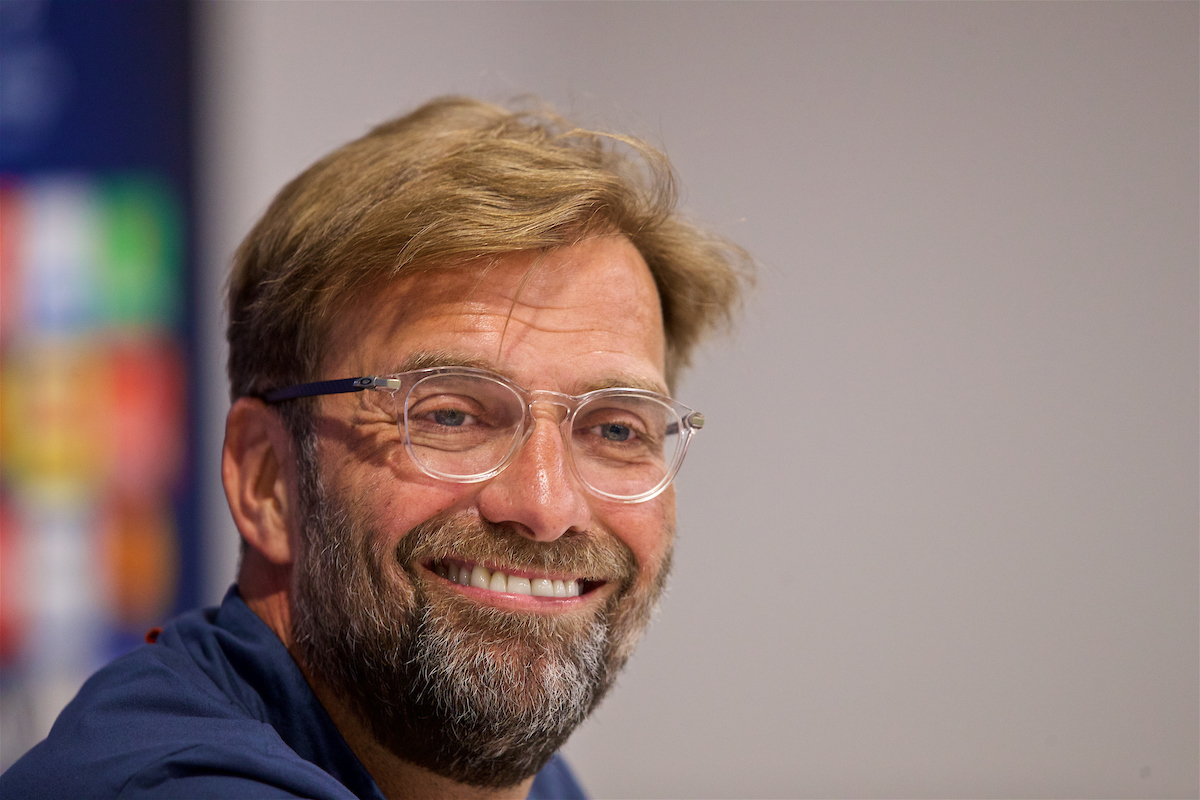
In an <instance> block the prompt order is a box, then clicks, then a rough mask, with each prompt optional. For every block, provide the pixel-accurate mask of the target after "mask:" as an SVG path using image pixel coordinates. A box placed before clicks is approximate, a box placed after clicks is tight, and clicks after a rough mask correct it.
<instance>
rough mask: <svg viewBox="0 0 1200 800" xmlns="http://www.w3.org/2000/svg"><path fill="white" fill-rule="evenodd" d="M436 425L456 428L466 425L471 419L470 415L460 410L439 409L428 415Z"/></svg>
mask: <svg viewBox="0 0 1200 800" xmlns="http://www.w3.org/2000/svg"><path fill="white" fill-rule="evenodd" d="M429 416H430V418H432V419H433V421H434V422H436V423H437V424H438V425H445V426H446V427H448V428H457V427H459V426H460V425H466V424H467V422H468V421H470V419H471V415H470V414H468V413H467V412H465V411H463V410H462V409H458V408H439V409H438V410H436V411H433V412H431V413H430V414H429Z"/></svg>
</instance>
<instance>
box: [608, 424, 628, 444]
mask: <svg viewBox="0 0 1200 800" xmlns="http://www.w3.org/2000/svg"><path fill="white" fill-rule="evenodd" d="M600 435H601V436H603V437H604V438H605V439H607V440H608V441H610V442H627V441H629V437H631V436H632V435H633V431H632V430H630V429H629V427H628V426H626V425H617V424H616V423H609V424H608V425H601V426H600Z"/></svg>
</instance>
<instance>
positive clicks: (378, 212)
mask: <svg viewBox="0 0 1200 800" xmlns="http://www.w3.org/2000/svg"><path fill="white" fill-rule="evenodd" d="M675 204H676V189H675V178H674V174H673V172H672V169H671V166H670V163H669V162H668V160H667V158H666V156H665V155H663V154H662V153H661V152H659V151H658V150H657V149H655V148H654V147H652V146H650V145H648V144H646V143H645V142H643V141H640V140H637V139H634V138H630V137H626V136H616V135H610V134H604V133H597V132H593V131H588V130H582V129H579V128H576V127H573V126H572V125H571V124H570V123H568V122H567V121H566V120H565V119H563V118H562V117H559V116H558V115H557V114H555V113H553V112H552V111H549V110H547V109H535V110H526V111H510V110H508V109H505V108H501V107H499V106H495V105H490V104H487V103H483V102H480V101H477V100H473V99H470V98H464V97H443V98H439V99H436V100H433V101H431V102H429V103H427V104H426V105H424V106H422V107H420V108H418V109H417V110H416V111H414V112H412V113H411V114H408V115H407V116H404V117H400V118H399V119H395V120H392V121H390V122H386V123H384V124H382V125H380V126H378V127H376V128H374V129H373V130H371V131H370V132H369V133H368V134H367V135H366V136H363V137H362V138H360V139H357V140H355V141H353V142H350V143H349V144H347V145H345V146H343V147H341V148H340V149H338V150H335V151H334V152H333V153H330V154H329V155H327V156H326V157H324V158H322V159H321V160H320V161H318V162H316V163H315V164H313V165H312V166H311V167H309V168H308V169H307V170H305V171H304V172H303V173H302V174H301V175H300V176H299V177H297V178H295V179H294V180H293V181H292V182H291V183H289V184H288V185H287V186H286V187H284V189H283V190H282V191H281V192H280V193H279V194H278V195H277V196H276V197H275V199H274V201H273V202H272V203H271V206H270V207H269V208H268V210H267V212H266V213H265V214H264V215H263V217H262V219H260V220H259V221H258V223H257V224H256V225H255V226H254V228H253V230H251V232H250V234H249V235H248V236H247V237H246V239H245V241H244V242H242V244H241V246H240V247H239V249H238V251H237V254H236V255H235V257H234V264H233V270H232V273H231V276H230V280H229V297H228V303H229V328H228V332H227V336H228V340H229V380H230V393H231V395H232V397H233V398H234V399H237V398H239V397H243V396H262V395H263V394H264V393H266V392H268V391H270V390H272V389H277V388H281V387H284V386H288V385H291V384H295V383H302V382H305V381H310V380H316V379H317V378H318V377H320V376H318V375H317V371H318V370H319V369H320V366H321V361H322V358H323V356H324V353H325V347H324V342H325V341H326V338H327V337H328V335H329V333H330V332H331V330H332V326H333V323H334V320H335V319H336V318H337V314H338V312H339V310H341V309H342V308H344V307H345V306H346V305H347V304H348V303H349V302H351V301H353V299H354V298H356V297H359V296H360V295H361V294H362V293H363V292H366V291H369V290H371V289H372V288H373V287H378V286H379V285H380V284H381V283H384V282H390V281H392V280H394V279H396V278H397V277H399V276H401V275H405V274H410V273H412V272H415V271H421V270H425V271H431V272H433V271H436V270H441V269H455V268H462V267H464V266H468V267H469V266H470V265H471V264H474V263H478V262H477V260H478V259H479V258H481V257H483V258H486V257H488V256H499V255H503V254H505V253H511V252H516V251H528V250H532V251H545V250H547V249H550V248H556V247H562V246H566V245H571V244H575V243H577V242H580V241H582V240H583V239H586V238H588V237H590V236H596V235H605V234H622V235H624V236H626V237H628V239H629V240H630V241H631V242H632V243H633V245H634V246H635V247H636V248H637V249H638V251H639V252H640V253H641V255H642V257H643V258H644V259H645V260H646V263H647V265H648V266H649V268H650V272H651V273H652V274H653V276H654V281H655V284H656V285H657V288H658V294H659V299H660V302H661V304H662V314H663V324H664V330H665V336H666V373H667V374H666V378H667V381H668V384H669V385H670V386H672V387H673V386H674V385H675V381H676V379H677V377H678V375H679V372H680V370H682V369H683V368H684V367H685V366H687V365H688V364H689V363H690V361H691V357H692V352H693V350H694V348H695V346H696V344H697V343H698V342H699V341H700V340H701V339H702V338H703V336H704V335H705V334H707V333H708V332H709V331H711V330H713V329H715V328H720V327H724V326H726V325H727V324H728V323H729V322H730V320H731V317H732V313H733V311H734V309H735V307H736V306H737V304H738V302H739V297H740V293H741V287H742V284H743V283H744V282H745V281H746V280H749V276H750V275H751V272H750V270H751V262H750V259H749V257H748V256H747V255H746V253H745V251H744V250H742V249H741V248H739V247H738V246H736V245H734V244H733V243H731V242H730V241H728V240H726V239H725V238H723V237H721V236H718V235H715V234H713V233H711V232H707V231H705V230H703V229H701V228H699V227H697V226H695V225H693V224H691V223H689V222H687V221H686V220H684V219H683V218H682V217H681V216H680V214H679V213H678V212H677V211H676V209H675ZM336 377H348V376H336Z"/></svg>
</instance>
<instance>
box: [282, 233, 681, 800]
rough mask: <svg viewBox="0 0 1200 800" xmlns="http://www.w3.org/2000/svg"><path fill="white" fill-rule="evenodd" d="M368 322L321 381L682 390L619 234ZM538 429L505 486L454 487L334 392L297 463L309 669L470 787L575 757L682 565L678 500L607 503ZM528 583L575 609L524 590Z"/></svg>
mask: <svg viewBox="0 0 1200 800" xmlns="http://www.w3.org/2000/svg"><path fill="white" fill-rule="evenodd" d="M535 260H536V261H537V262H538V263H537V264H536V266H535ZM531 267H532V269H531ZM350 313H351V314H352V315H353V316H352V317H351V318H349V319H347V320H346V321H345V322H344V323H343V324H342V325H340V326H339V327H338V329H337V330H336V331H335V336H334V338H333V341H332V343H331V347H330V348H329V351H328V355H327V358H326V361H325V366H324V369H323V373H324V374H323V375H322V377H323V378H343V377H354V376H359V375H379V374H387V373H392V372H398V371H401V370H403V369H407V368H411V367H413V366H429V365H465V366H472V367H479V368H484V369H488V370H490V371H492V372H495V373H497V374H499V375H502V376H504V377H506V378H508V379H510V380H512V381H513V382H515V383H517V384H518V385H520V386H523V387H525V388H526V389H529V390H550V391H554V392H562V393H566V394H572V395H577V394H582V393H584V392H587V391H590V390H592V389H596V388H604V387H610V386H635V387H642V388H656V389H657V390H658V391H660V392H662V393H666V386H665V380H664V377H663V375H664V340H663V326H662V316H661V310H660V305H659V299H658V294H657V291H656V289H655V286H654V281H653V278H652V277H651V275H650V272H649V270H648V269H647V267H646V265H645V262H644V261H643V260H642V258H641V256H640V254H639V253H638V252H637V250H636V249H635V248H634V247H633V246H632V245H631V244H630V243H629V242H628V240H626V239H624V238H623V237H616V236H612V237H601V238H594V239H590V240H587V241H585V242H583V243H581V244H578V245H575V246H572V247H567V248H561V249H559V250H556V251H552V252H550V253H548V254H543V255H542V256H540V258H539V257H538V256H536V255H535V254H528V253H518V254H512V255H509V256H506V257H502V258H499V259H496V260H494V261H491V262H488V263H486V264H479V265H475V266H472V267H467V268H464V269H459V270H450V271H444V272H436V273H425V274H418V275H413V276H409V277H406V278H404V279H402V280H399V281H397V282H395V283H394V284H392V285H391V286H388V287H386V288H383V289H381V291H380V292H378V293H377V294H376V295H375V296H373V297H369V298H367V299H366V300H364V302H363V303H362V305H361V307H359V308H352V309H351V310H350ZM534 419H535V423H534V429H533V431H532V433H531V435H530V437H529V439H528V440H527V441H526V443H525V444H524V447H523V449H522V450H521V451H520V452H519V453H518V454H517V455H516V457H515V459H514V460H513V461H512V463H510V464H509V466H508V467H507V469H506V470H505V471H504V472H502V473H501V474H500V475H498V476H496V477H494V478H492V479H490V480H488V481H485V482H483V483H471V484H464V483H452V482H447V481H442V480H439V479H436V478H432V477H430V476H429V475H427V474H425V473H424V472H422V471H421V470H420V469H419V468H418V467H417V466H416V465H415V464H413V463H412V462H411V460H410V459H409V456H408V455H407V453H406V451H405V449H404V447H403V441H402V438H401V433H400V431H399V429H398V427H397V425H396V420H395V409H394V408H393V407H392V406H391V405H389V403H388V402H387V398H386V396H381V395H380V394H379V393H375V392H365V393H361V394H357V395H339V396H330V397H324V398H321V404H320V406H319V410H318V412H317V415H316V418H315V419H314V428H315V432H316V445H317V446H316V452H315V453H314V454H311V457H312V459H313V461H314V462H315V463H314V464H312V465H311V466H313V467H315V470H309V471H310V472H312V473H315V474H310V475H308V476H307V477H306V476H305V475H304V469H302V470H301V473H302V475H301V482H302V484H305V485H302V486H301V495H302V506H304V507H305V508H303V511H304V512H305V513H306V517H307V518H306V519H305V520H303V524H304V526H305V536H304V538H305V540H306V541H305V543H304V545H303V546H302V548H301V556H300V562H299V564H298V566H297V573H296V586H295V590H294V606H295V607H294V610H293V623H294V626H295V629H296V630H295V639H296V643H297V648H298V650H299V651H300V656H301V659H302V661H303V662H305V663H306V666H307V667H308V668H309V669H310V671H312V672H314V673H315V674H316V675H317V677H318V678H320V679H322V680H325V681H327V682H329V683H332V684H335V686H334V688H335V689H336V690H338V691H342V692H345V693H347V694H349V695H350V696H351V697H352V698H353V700H354V702H355V703H356V705H357V706H358V708H359V711H360V713H363V714H364V716H366V717H367V718H368V722H369V723H370V724H371V726H372V728H373V730H374V732H375V734H376V736H377V737H378V738H379V739H380V740H381V741H383V742H384V744H385V745H386V746H389V747H391V748H392V749H393V750H395V751H396V752H397V754H399V755H401V756H402V757H404V758H407V759H409V760H412V761H415V762H416V763H419V764H421V765H422V766H426V767H428V768H430V769H433V770H435V771H438V772H442V773H443V774H449V775H450V776H451V777H456V778H458V779H460V780H465V781H466V782H470V783H477V784H491V785H505V784H511V783H515V782H518V781H519V780H521V779H522V778H524V777H527V776H528V775H531V774H532V773H533V772H534V771H536V769H537V768H538V767H539V766H540V764H541V763H543V762H544V760H545V758H548V757H549V755H550V754H551V753H552V752H553V751H554V750H555V749H557V747H558V746H559V745H560V744H561V742H562V741H563V740H564V739H565V737H566V736H567V735H569V733H570V732H571V730H573V729H574V727H575V725H577V724H578V722H579V721H581V720H582V718H583V716H584V715H586V713H587V712H588V711H590V709H591V708H592V707H593V706H594V705H595V703H596V702H598V701H599V698H600V697H601V696H602V695H603V693H604V691H605V690H606V689H607V688H608V686H609V685H610V684H611V681H612V679H613V677H614V674H615V672H616V670H617V669H619V667H620V666H621V664H623V663H624V661H625V659H626V658H627V657H628V655H629V653H630V651H631V650H632V647H633V644H634V642H635V641H636V639H637V636H638V635H639V634H640V632H641V630H642V628H643V627H644V625H645V622H646V620H647V618H648V616H649V614H650V610H651V609H652V607H653V605H654V603H655V601H656V600H657V597H658V595H659V593H660V592H661V589H662V585H663V582H664V580H665V577H666V571H667V568H668V564H669V560H670V551H671V542H672V537H673V531H674V494H673V491H672V490H671V489H670V488H668V489H667V491H665V492H664V493H663V494H661V495H659V496H658V497H656V498H654V499H652V500H649V501H647V502H644V503H637V504H623V503H617V502H614V501H611V500H605V499H602V498H599V497H596V496H595V495H592V494H589V493H588V492H587V491H586V490H585V489H584V487H583V486H582V485H581V484H580V483H579V481H578V479H577V478H576V477H575V475H574V474H573V473H572V472H571V470H570V468H569V466H568V460H567V455H566V452H565V447H566V446H567V443H566V442H564V441H563V438H562V435H561V433H560V428H559V425H558V417H557V416H556V413H555V411H554V409H553V408H543V407H541V406H537V407H535V411H534ZM306 481H307V483H306ZM477 567H478V568H481V569H482V570H483V571H484V572H482V573H481V572H480V570H477V569H476V568H477ZM455 572H461V573H463V574H464V575H466V574H471V573H475V574H476V575H477V576H478V575H480V574H482V575H484V576H485V577H487V578H489V580H488V585H487V586H486V587H485V586H483V585H462V584H461V583H459V582H457V581H455V580H454V579H453V577H454V575H453V573H455ZM501 573H502V574H503V575H504V576H506V577H508V578H510V580H508V582H507V585H506V586H505V587H503V590H501V587H500V586H499V584H497V583H496V582H495V579H496V576H497V575H498V574H501ZM511 578H516V579H517V580H516V581H515V582H514V581H513V580H511ZM522 578H524V579H527V580H528V581H529V582H530V585H537V584H538V581H539V580H549V581H550V582H551V583H550V584H549V585H551V586H554V588H556V589H557V587H558V584H556V583H555V582H556V581H561V582H562V583H561V585H562V586H563V587H564V588H563V591H561V592H557V593H556V594H559V595H564V594H565V595H568V596H536V595H534V594H525V593H522V588H520V587H522V586H523V583H522V581H521V580H520V579H522ZM541 585H542V586H543V587H544V586H547V584H545V583H542V584H541ZM572 585H573V586H574V588H577V589H578V590H579V594H578V595H577V596H576V595H575V592H574V591H573V590H572Z"/></svg>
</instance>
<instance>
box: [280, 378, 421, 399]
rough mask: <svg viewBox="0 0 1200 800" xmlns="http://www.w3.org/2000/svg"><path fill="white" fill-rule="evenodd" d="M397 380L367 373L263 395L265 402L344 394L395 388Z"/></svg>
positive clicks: (304, 384)
mask: <svg viewBox="0 0 1200 800" xmlns="http://www.w3.org/2000/svg"><path fill="white" fill-rule="evenodd" d="M398 386H399V381H397V380H395V379H392V378H377V377H375V376H374V375H368V376H366V377H363V378H340V379H338V380H336V381H317V382H316V383H299V384H296V385H295V386H289V387H287V388H286V389H276V390H275V391H273V392H267V393H266V394H265V395H263V400H264V401H265V402H267V403H280V402H283V401H284V400H295V399H297V398H299V397H318V396H320V395H323V394H346V393H347V392H361V391H362V390H364V389H395V388H397V387H398Z"/></svg>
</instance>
